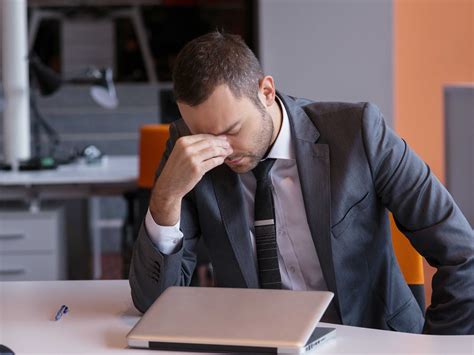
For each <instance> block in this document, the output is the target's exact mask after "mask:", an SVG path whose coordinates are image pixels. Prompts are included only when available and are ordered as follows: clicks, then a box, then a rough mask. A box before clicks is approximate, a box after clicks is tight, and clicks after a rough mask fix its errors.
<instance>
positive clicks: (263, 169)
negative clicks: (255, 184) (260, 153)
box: [252, 158, 275, 181]
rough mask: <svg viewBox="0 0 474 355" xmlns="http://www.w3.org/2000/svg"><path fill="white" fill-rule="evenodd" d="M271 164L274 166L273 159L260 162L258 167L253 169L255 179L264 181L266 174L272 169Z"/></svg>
mask: <svg viewBox="0 0 474 355" xmlns="http://www.w3.org/2000/svg"><path fill="white" fill-rule="evenodd" d="M273 164H275V159H272V158H269V159H265V160H262V161H261V162H260V163H258V165H257V166H256V167H255V168H253V170H252V172H253V174H254V175H255V179H257V181H258V180H265V179H266V178H267V177H268V173H269V172H270V169H271V168H272V166H273Z"/></svg>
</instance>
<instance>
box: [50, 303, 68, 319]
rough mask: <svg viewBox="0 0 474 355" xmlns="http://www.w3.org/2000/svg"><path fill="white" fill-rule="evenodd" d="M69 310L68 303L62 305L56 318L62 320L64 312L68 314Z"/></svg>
mask: <svg viewBox="0 0 474 355" xmlns="http://www.w3.org/2000/svg"><path fill="white" fill-rule="evenodd" d="M68 311H69V308H68V307H67V306H66V305H64V304H63V305H62V306H61V308H59V310H58V311H57V312H56V316H55V317H54V319H55V320H60V319H61V317H62V316H63V314H66V313H67V312H68Z"/></svg>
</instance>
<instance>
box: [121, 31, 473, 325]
mask: <svg viewBox="0 0 474 355" xmlns="http://www.w3.org/2000/svg"><path fill="white" fill-rule="evenodd" d="M173 82H174V90H175V96H176V99H177V103H178V107H179V110H180V112H181V115H182V120H179V121H177V122H175V123H174V124H172V125H171V128H170V139H169V141H168V146H167V150H166V152H165V154H164V157H163V160H162V163H161V165H160V167H159V169H158V173H157V179H156V183H155V186H154V188H153V192H152V196H151V200H150V206H149V210H148V213H147V216H146V218H145V222H144V224H143V226H142V228H141V231H140V234H139V236H138V239H137V241H136V244H135V246H134V252H133V258H132V264H131V270H130V285H131V288H132V297H133V301H134V303H135V306H136V307H137V308H138V309H139V310H141V311H146V309H147V308H148V307H149V306H150V305H151V304H152V303H153V302H154V300H155V299H156V298H157V297H158V296H159V295H160V294H161V292H163V290H165V289H166V288H167V287H169V286H172V285H182V286H185V285H189V282H190V279H191V276H192V273H193V270H194V267H195V264H196V253H195V247H196V243H197V241H198V239H199V238H200V237H201V238H203V240H204V243H205V245H206V246H207V248H208V250H209V255H210V258H211V261H212V265H213V269H214V272H215V277H216V283H217V286H220V287H249V288H258V287H262V288H285V289H292V290H330V291H332V292H334V293H335V297H334V300H333V302H332V303H331V305H330V307H329V309H328V311H327V312H326V314H325V318H324V319H325V320H326V321H331V322H335V323H342V324H348V325H356V326H364V327H373V328H380V329H393V330H397V331H405V332H414V333H420V332H422V331H425V332H427V333H438V334H469V333H470V334H472V333H474V236H473V232H472V229H471V227H470V225H469V223H468V222H467V221H466V219H465V218H464V216H463V215H462V213H461V211H460V210H459V208H458V207H457V206H456V204H455V203H454V201H453V200H452V198H451V196H450V195H449V193H448V192H447V191H446V190H445V189H444V187H443V186H442V185H441V184H440V183H439V181H438V180H437V179H436V178H435V177H434V175H433V174H431V172H430V169H429V167H428V166H427V165H426V164H425V163H423V161H421V160H420V159H419V158H418V157H417V156H416V155H415V153H414V152H413V151H411V150H410V149H409V148H408V146H407V145H406V143H405V142H404V141H403V140H402V139H400V138H399V137H398V136H396V135H395V133H394V132H393V131H392V130H391V129H390V128H388V127H387V126H386V125H385V122H384V120H383V118H382V116H381V114H380V112H379V111H378V109H377V108H376V107H375V106H374V105H372V104H369V103H359V104H349V103H321V102H312V101H309V100H304V99H297V98H293V97H289V96H286V95H284V94H282V93H279V92H278V93H277V92H276V89H275V83H274V81H273V78H272V77H271V76H268V75H267V76H265V75H264V74H263V71H262V69H261V67H260V64H259V63H258V61H257V59H256V58H255V56H254V55H253V53H252V52H251V51H250V49H249V48H248V47H247V46H246V45H245V44H244V43H243V41H242V40H241V39H240V38H239V37H237V36H232V35H228V34H221V33H219V32H215V33H210V34H207V35H205V36H202V37H200V38H197V39H195V40H193V41H192V42H190V43H188V44H187V45H186V46H185V47H184V48H183V50H182V51H181V52H180V54H179V55H178V58H177V61H176V64H175V68H174V73H173ZM387 209H388V210H390V211H392V212H393V214H394V216H395V218H396V220H397V223H398V226H399V228H400V229H401V230H402V231H403V232H404V234H405V235H406V236H407V237H408V238H409V240H410V242H411V243H412V245H413V246H414V247H415V248H416V249H417V250H418V251H419V252H420V253H421V254H423V255H424V257H425V258H426V259H427V260H428V261H429V263H430V264H431V265H433V266H435V267H437V268H438V271H437V273H436V275H435V276H434V278H433V296H432V303H431V305H430V307H429V308H428V309H427V311H426V321H425V319H424V316H423V313H422V311H421V309H420V307H419V306H418V304H417V302H416V300H415V299H414V296H413V294H412V293H411V291H410V289H409V288H408V286H407V284H406V282H405V280H404V278H403V276H402V274H401V272H400V269H399V266H398V263H397V261H396V259H395V256H394V252H393V249H392V245H391V236H390V227H389V221H388V217H387ZM295 307H297V305H295Z"/></svg>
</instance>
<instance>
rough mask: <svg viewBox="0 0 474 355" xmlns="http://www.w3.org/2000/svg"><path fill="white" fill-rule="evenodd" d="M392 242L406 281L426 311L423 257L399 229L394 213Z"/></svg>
mask: <svg viewBox="0 0 474 355" xmlns="http://www.w3.org/2000/svg"><path fill="white" fill-rule="evenodd" d="M390 227H391V231H392V243H393V249H394V250H395V255H396V257H397V259H398V264H399V265H400V268H401V270H402V273H403V276H404V277H405V281H406V282H407V284H408V286H409V287H410V289H411V291H412V292H413V295H414V296H415V298H416V300H417V302H418V305H419V306H420V308H421V310H422V312H423V313H425V278H424V273H423V257H422V256H421V255H420V254H418V252H417V251H416V250H415V249H414V248H413V246H412V245H411V244H410V242H409V241H408V239H407V238H406V237H405V236H404V235H403V234H402V233H401V232H400V231H399V230H398V228H397V226H396V224H395V221H394V219H393V216H392V214H390Z"/></svg>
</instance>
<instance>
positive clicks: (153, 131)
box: [138, 124, 169, 189]
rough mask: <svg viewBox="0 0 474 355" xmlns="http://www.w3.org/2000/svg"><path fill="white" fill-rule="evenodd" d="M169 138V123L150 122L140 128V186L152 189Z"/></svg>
mask: <svg viewBox="0 0 474 355" xmlns="http://www.w3.org/2000/svg"><path fill="white" fill-rule="evenodd" d="M168 138H169V125H168V124H150V125H145V126H142V127H141V128H140V156H139V161H140V169H139V176H138V187H140V188H144V189H151V188H152V187H153V184H154V182H155V173H156V169H157V168H158V165H159V164H160V161H161V158H162V156H163V153H164V152H165V148H166V142H167V140H168Z"/></svg>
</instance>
